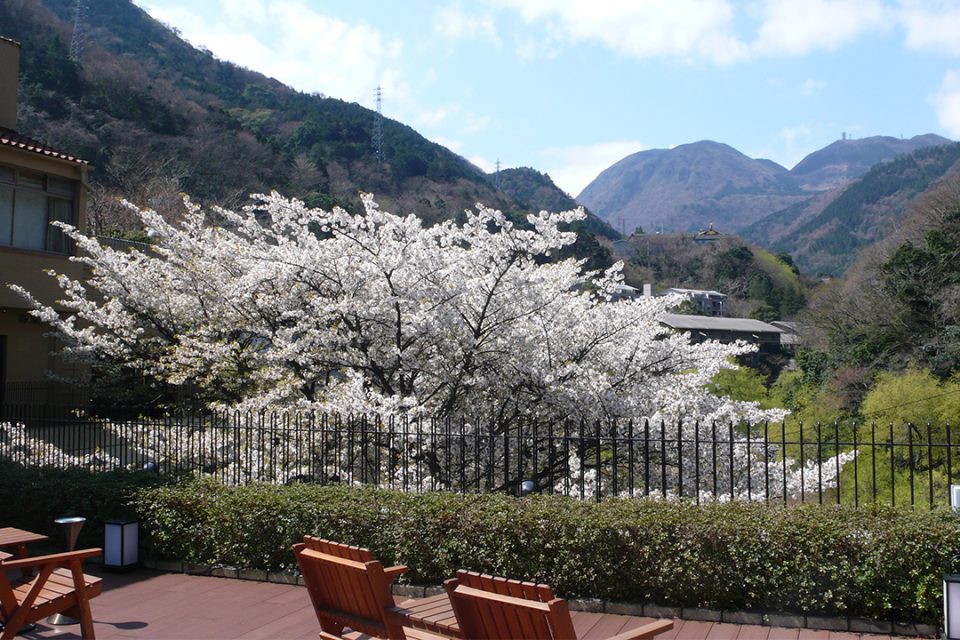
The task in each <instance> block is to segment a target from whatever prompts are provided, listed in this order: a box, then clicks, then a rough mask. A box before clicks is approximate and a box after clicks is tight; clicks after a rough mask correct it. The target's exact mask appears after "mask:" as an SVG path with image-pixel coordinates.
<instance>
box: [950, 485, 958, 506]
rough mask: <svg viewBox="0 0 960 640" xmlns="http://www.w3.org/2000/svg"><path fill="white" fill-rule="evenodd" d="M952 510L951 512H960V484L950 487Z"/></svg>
mask: <svg viewBox="0 0 960 640" xmlns="http://www.w3.org/2000/svg"><path fill="white" fill-rule="evenodd" d="M950 509H951V511H958V510H960V484H952V485H950Z"/></svg>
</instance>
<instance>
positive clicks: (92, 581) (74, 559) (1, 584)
mask: <svg viewBox="0 0 960 640" xmlns="http://www.w3.org/2000/svg"><path fill="white" fill-rule="evenodd" d="M102 554H103V552H102V550H101V549H82V550H80V551H69V552H67V553H56V554H53V555H47V556H34V557H32V558H17V559H14V560H3V559H0V614H2V615H0V618H2V619H3V621H4V625H5V626H4V629H3V633H2V634H0V638H2V640H10V639H12V638H14V637H16V635H17V631H18V630H20V629H22V628H23V627H25V626H27V625H28V624H31V623H34V622H39V621H41V620H43V619H44V618H46V617H48V616H50V615H53V614H54V613H65V614H67V615H69V616H72V617H75V618H79V619H80V634H81V636H82V637H83V638H84V640H93V639H94V637H95V636H94V632H93V616H92V614H91V613H90V599H91V598H95V597H97V596H98V595H100V593H101V592H102V591H103V584H102V582H101V580H100V578H95V577H93V576H88V575H85V574H84V573H83V560H84V559H85V558H92V557H96V556H99V555H102ZM25 569H26V570H28V571H26V573H27V575H25V576H23V577H20V578H17V579H15V580H13V581H11V580H10V577H9V574H8V572H9V571H13V570H20V571H23V570H25ZM31 569H33V570H36V572H37V573H36V575H30V573H31V572H30V571H29V570H31Z"/></svg>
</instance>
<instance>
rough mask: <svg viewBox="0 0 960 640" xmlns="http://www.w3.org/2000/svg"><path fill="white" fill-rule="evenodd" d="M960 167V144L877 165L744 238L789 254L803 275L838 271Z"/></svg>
mask: <svg viewBox="0 0 960 640" xmlns="http://www.w3.org/2000/svg"><path fill="white" fill-rule="evenodd" d="M958 166H960V144H956V143H954V144H950V145H943V146H937V147H929V148H925V149H921V150H919V151H915V152H913V153H911V154H908V155H904V156H900V157H899V158H897V159H895V160H892V161H890V162H886V163H882V164H879V165H877V166H875V167H874V168H872V169H871V170H870V171H868V172H867V173H866V174H865V175H864V176H863V177H862V178H860V179H858V180H856V181H854V182H853V183H851V184H849V185H847V186H845V187H842V188H840V189H836V190H833V191H831V192H828V193H825V194H822V195H819V196H816V197H814V198H812V199H810V200H808V201H805V202H802V203H798V204H795V205H793V206H792V207H789V208H787V209H784V210H783V211H779V212H777V213H775V214H773V215H771V216H769V217H767V218H765V219H763V220H761V221H759V222H757V223H755V224H753V225H751V226H750V227H748V228H747V229H745V230H744V232H743V233H744V237H746V238H748V239H750V240H752V241H754V242H758V243H762V244H764V245H765V246H768V247H770V248H771V249H772V250H773V251H776V252H780V253H789V254H790V255H792V256H793V257H794V259H795V260H796V262H797V265H798V266H799V267H800V268H801V270H803V271H804V272H806V273H824V274H829V275H839V274H841V273H843V271H844V270H845V269H846V268H847V267H848V266H849V265H850V264H851V263H852V262H853V261H854V260H855V259H856V255H857V251H858V250H859V249H861V248H863V247H866V246H868V245H870V244H872V243H874V242H877V241H878V240H880V239H882V238H884V237H886V236H887V235H889V234H890V233H892V232H893V231H894V230H895V229H896V227H897V225H898V224H899V221H900V220H901V219H902V218H903V217H904V216H905V215H906V211H907V210H908V208H909V206H910V204H911V203H912V202H913V201H914V200H915V199H916V198H917V197H918V196H919V195H920V194H922V193H924V192H925V191H927V190H928V189H930V188H931V187H932V186H933V185H934V184H935V183H936V182H937V181H938V180H940V179H942V178H943V177H944V176H945V175H948V174H951V173H953V172H955V171H957V168H958Z"/></svg>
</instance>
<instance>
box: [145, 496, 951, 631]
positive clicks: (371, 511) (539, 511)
mask: <svg viewBox="0 0 960 640" xmlns="http://www.w3.org/2000/svg"><path fill="white" fill-rule="evenodd" d="M134 506H135V508H136V509H137V511H138V514H139V517H140V520H141V523H142V525H143V531H144V534H145V536H146V541H147V543H148V544H149V545H150V551H151V553H152V554H153V555H155V556H157V557H162V558H171V559H181V560H188V561H192V562H200V563H205V564H211V565H227V566H234V567H245V568H256V569H265V570H271V571H278V570H291V569H293V568H294V567H295V562H294V559H293V555H292V553H291V552H290V547H291V545H292V544H293V543H295V542H297V541H299V540H300V539H301V538H302V536H303V535H304V534H310V535H317V536H321V537H325V538H330V539H333V540H337V541H340V542H345V543H349V544H355V545H359V546H364V547H369V548H370V549H371V550H372V551H373V553H374V554H375V555H376V556H377V557H378V558H380V559H381V560H382V561H383V562H384V564H406V565H408V566H409V567H410V572H409V573H408V574H406V576H405V577H404V580H406V581H408V582H413V583H428V584H439V583H440V582H442V581H443V580H444V579H445V578H448V577H450V576H452V575H453V574H454V573H455V572H456V570H457V569H461V568H463V569H472V570H475V571H482V572H486V573H493V574H497V575H505V576H510V577H513V578H518V579H525V580H534V581H538V582H545V583H548V584H550V585H552V586H553V587H554V589H555V590H556V591H557V592H558V593H559V594H563V595H565V596H568V597H571V596H583V597H597V598H605V599H611V600H624V601H634V602H654V603H660V604H665V605H670V606H678V607H711V608H720V609H734V610H741V609H748V610H767V611H783V612H804V613H818V614H827V615H850V616H863V617H870V618H876V619H886V620H891V621H916V622H924V623H931V624H937V623H938V621H939V617H940V609H941V604H942V603H941V601H940V595H941V594H940V580H941V577H942V575H943V574H944V573H947V572H952V571H954V570H955V569H956V567H957V565H958V562H960V520H958V519H957V518H956V517H955V516H954V515H952V514H951V513H948V512H945V511H939V512H925V513H924V512H911V511H903V510H895V509H891V508H880V507H877V508H872V507H868V508H863V509H861V510H859V511H858V510H855V509H852V508H849V507H840V506H832V505H801V506H796V507H779V506H776V507H774V506H767V505H763V504H751V503H743V502H735V503H727V504H708V505H703V506H697V505H695V504H693V503H690V502H675V501H671V502H663V501H655V500H629V499H608V500H604V501H603V502H602V503H600V504H595V503H589V502H581V501H577V500H574V499H572V498H564V497H555V496H530V497H527V498H522V499H518V498H512V497H509V496H505V495H502V494H482V495H459V494H446V493H427V494H407V493H401V492H397V491H388V490H381V489H370V488H356V487H343V486H330V487H320V486H312V485H296V486H287V487H278V486H268V485H251V486H246V487H223V486H219V485H216V484H212V483H208V482H188V483H184V484H179V485H176V486H164V487H148V488H144V489H142V490H140V491H139V492H138V493H137V498H136V502H135V505H134Z"/></svg>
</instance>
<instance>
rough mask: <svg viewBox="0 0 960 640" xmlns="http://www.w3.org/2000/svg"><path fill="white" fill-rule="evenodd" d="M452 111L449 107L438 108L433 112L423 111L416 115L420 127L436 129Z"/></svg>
mask: <svg viewBox="0 0 960 640" xmlns="http://www.w3.org/2000/svg"><path fill="white" fill-rule="evenodd" d="M450 112H451V109H450V108H449V107H443V106H440V107H437V108H435V109H433V110H431V111H422V112H420V113H418V114H417V115H416V122H417V124H418V125H423V126H428V127H435V126H437V125H439V124H442V123H443V122H444V121H445V120H446V119H447V118H448V117H449V116H450Z"/></svg>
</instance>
